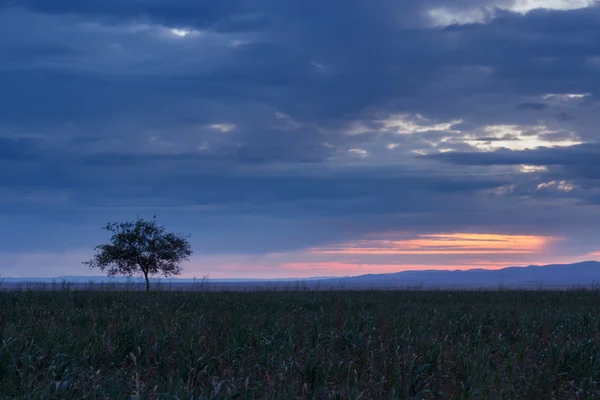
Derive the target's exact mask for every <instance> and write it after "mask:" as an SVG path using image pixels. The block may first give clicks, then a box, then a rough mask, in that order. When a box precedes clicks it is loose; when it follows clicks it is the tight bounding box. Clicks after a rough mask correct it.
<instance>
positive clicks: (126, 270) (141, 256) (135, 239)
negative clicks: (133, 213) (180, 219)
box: [83, 216, 192, 291]
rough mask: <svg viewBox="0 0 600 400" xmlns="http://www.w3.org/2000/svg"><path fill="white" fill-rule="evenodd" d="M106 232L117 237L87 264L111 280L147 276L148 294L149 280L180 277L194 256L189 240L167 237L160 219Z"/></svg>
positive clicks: (130, 223) (116, 225)
mask: <svg viewBox="0 0 600 400" xmlns="http://www.w3.org/2000/svg"><path fill="white" fill-rule="evenodd" d="M103 229H106V230H107V231H109V232H112V234H113V235H112V238H111V240H110V244H102V245H99V246H96V247H95V250H96V254H94V257H93V258H92V259H91V260H90V261H84V262H83V264H85V265H87V266H88V267H90V268H100V269H101V270H102V271H107V274H108V276H115V275H126V276H133V275H140V274H143V275H144V278H145V279H146V291H149V290H150V281H149V280H148V277H149V276H152V275H158V274H160V275H164V276H165V277H169V276H173V275H179V274H180V273H181V266H180V264H181V262H182V261H189V256H191V255H192V248H191V246H190V243H189V241H188V238H189V236H185V235H181V234H178V233H167V232H166V231H165V227H164V226H159V225H157V224H156V216H154V218H153V219H152V220H150V221H146V220H144V219H142V218H140V217H138V218H137V220H135V221H128V222H121V223H108V224H107V225H106V226H105V227H104V228H103Z"/></svg>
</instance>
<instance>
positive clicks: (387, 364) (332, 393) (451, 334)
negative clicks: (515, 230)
mask: <svg viewBox="0 0 600 400" xmlns="http://www.w3.org/2000/svg"><path fill="white" fill-rule="evenodd" d="M67 289H68V288H67ZM599 324H600V292H597V291H573V292H531V291H529V292H508V291H506V292H311V291H299V292H250V293H240V292H238V293H208V292H166V291H165V292H151V293H149V294H146V293H139V292H133V291H131V292H125V291H120V292H92V291H74V290H64V291H59V292H49V291H36V290H31V291H23V292H4V293H0V333H1V342H0V398H11V399H12V398H18V399H21V398H31V399H38V398H40V399H41V398H45V399H54V398H65V399H80V398H88V399H104V398H111V399H221V398H223V399H224V398H239V399H294V398H298V399H305V398H307V399H396V398H398V399H501V398H504V399H518V398H523V399H592V398H600V384H599V382H598V379H600V326H599Z"/></svg>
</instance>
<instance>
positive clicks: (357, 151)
mask: <svg viewBox="0 0 600 400" xmlns="http://www.w3.org/2000/svg"><path fill="white" fill-rule="evenodd" d="M348 152H350V153H352V154H356V155H359V156H361V157H366V156H367V155H368V154H369V152H368V151H366V150H363V149H348Z"/></svg>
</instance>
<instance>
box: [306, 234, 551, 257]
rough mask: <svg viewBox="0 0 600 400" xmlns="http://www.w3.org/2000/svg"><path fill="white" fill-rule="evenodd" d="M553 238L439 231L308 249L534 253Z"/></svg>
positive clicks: (355, 252)
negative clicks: (401, 238)
mask: <svg viewBox="0 0 600 400" xmlns="http://www.w3.org/2000/svg"><path fill="white" fill-rule="evenodd" d="M553 240H556V238H554V237H551V236H534V235H498V234H479V233H442V234H434V235H419V236H417V237H416V238H411V239H404V240H357V241H353V242H349V243H344V244H341V245H339V246H328V247H323V248H312V249H310V253H311V254H340V255H359V254H364V255H402V254H410V255H446V254H447V255H457V254H535V253H539V252H541V251H542V250H543V249H544V247H546V245H547V244H548V243H549V242H551V241H553Z"/></svg>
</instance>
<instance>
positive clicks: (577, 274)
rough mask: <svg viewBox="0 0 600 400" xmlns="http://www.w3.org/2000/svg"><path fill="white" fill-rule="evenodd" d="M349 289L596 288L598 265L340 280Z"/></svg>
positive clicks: (599, 273) (406, 273)
mask: <svg viewBox="0 0 600 400" xmlns="http://www.w3.org/2000/svg"><path fill="white" fill-rule="evenodd" d="M342 282H343V283H344V284H345V285H347V286H349V287H356V288H361V287H402V286H404V287H406V286H415V285H416V286H428V287H470V288H473V287H475V288H476V287H481V288H490V287H574V286H579V285H587V286H589V285H592V284H599V286H600V262H597V261H586V262H581V263H575V264H552V265H543V266H539V265H530V266H527V267H508V268H502V269H498V270H486V269H470V270H464V271H460V270H452V271H448V270H425V271H403V272H396V273H390V274H369V275H360V276H355V277H349V278H343V279H342Z"/></svg>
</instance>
